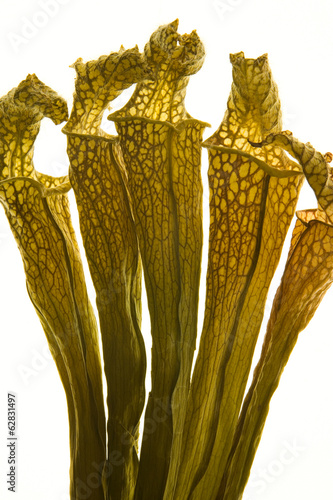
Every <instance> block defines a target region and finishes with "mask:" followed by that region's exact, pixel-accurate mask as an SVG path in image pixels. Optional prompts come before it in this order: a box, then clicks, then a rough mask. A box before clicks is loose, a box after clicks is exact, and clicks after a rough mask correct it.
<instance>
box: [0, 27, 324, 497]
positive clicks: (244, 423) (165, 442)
mask: <svg viewBox="0 0 333 500" xmlns="http://www.w3.org/2000/svg"><path fill="white" fill-rule="evenodd" d="M177 28H178V21H175V22H173V23H171V24H168V25H165V26H162V27H160V28H158V29H157V30H156V31H155V32H154V33H153V34H152V36H151V38H150V40H149V42H148V43H147V45H146V46H145V48H144V52H143V53H140V52H139V50H138V48H137V47H135V48H134V49H130V50H125V49H123V48H122V47H121V49H120V50H119V52H112V53H111V54H110V55H109V56H101V57H99V58H98V59H97V60H94V61H89V62H87V63H84V62H83V61H82V59H78V60H77V61H76V62H75V63H74V65H73V68H74V69H75V71H76V80H75V93H74V102H73V109H72V111H71V114H70V116H69V119H68V110H67V104H66V102H65V101H64V99H63V98H61V97H60V96H59V95H58V94H57V93H56V92H54V91H53V90H52V89H51V88H49V87H47V86H46V85H45V84H44V83H42V82H41V81H40V80H39V79H38V78H37V77H36V76H35V75H28V77H27V78H26V79H25V80H24V81H23V82H21V83H20V84H19V85H18V87H16V88H14V89H12V90H11V91H10V92H9V93H8V94H7V95H6V96H4V97H2V98H1V99H0V134H1V135H0V201H1V203H2V205H3V206H4V209H5V211H6V215H7V217H8V221H9V224H10V227H11V230H12V232H13V235H14V237H15V239H16V242H17V245H18V248H19V250H20V252H21V256H22V260H23V264H24V269H25V273H26V279H27V290H28V294H29V297H30V299H31V301H32V303H33V305H34V307H35V309H36V312H37V314H38V316H39V319H40V321H41V324H42V326H43V329H44V331H45V335H46V337H47V340H48V344H49V347H50V350H51V352H52V355H53V358H54V360H55V363H56V365H57V368H58V371H59V374H60V378H61V381H62V384H63V386H64V389H65V392H66V398H67V404H68V417H69V429H70V438H69V443H70V457H71V468H70V479H71V481H70V495H71V499H72V500H79V499H82V498H90V499H91V500H111V499H112V500H132V499H135V500H187V499H188V500H202V499H209V500H214V499H216V500H218V499H223V500H238V499H240V498H241V496H242V493H243V490H244V488H245V485H246V482H247V479H248V477H249V473H250V468H251V465H252V462H253V459H254V455H255V452H256V449H257V446H258V444H259V441H260V437H261V434H262V431H263V426H264V423H265V419H266V416H267V413H268V409H269V402H270V399H271V397H272V395H273V393H274V391H275V389H276V387H277V385H278V383H279V379H280V376H281V373H282V371H283V368H284V366H285V364H286V363H287V361H288V358H289V356H290V353H291V351H292V349H293V347H294V345H295V343H296V340H297V337H298V334H299V333H300V331H302V330H303V329H304V328H305V327H306V325H307V324H308V322H309V321H310V319H311V317H312V316H313V314H314V313H315V310H316V308H317V307H318V305H319V303H320V301H321V299H322V297H323V296H324V294H325V292H326V290H327V289H328V287H329V286H330V285H331V283H332V279H333V179H332V172H331V169H330V166H329V162H330V161H331V159H332V157H331V155H330V154H329V153H327V154H326V155H322V154H320V153H318V152H317V151H315V149H314V148H313V147H312V146H311V144H309V143H306V144H304V143H302V142H300V141H299V140H297V139H296V138H295V137H293V135H292V133H291V132H289V131H283V130H282V118H281V105H280V100H279V96H278V89H277V85H276V84H275V82H274V80H273V78H272V75H271V71H270V68H269V64H268V59H267V55H266V54H265V55H263V56H261V57H259V58H258V59H247V58H245V57H244V54H243V52H240V53H237V54H233V55H231V56H230V60H231V64H232V72H233V83H232V87H231V93H230V96H229V99H228V103H227V110H226V113H225V115H224V118H223V121H222V123H221V125H220V126H219V127H218V129H217V130H216V132H215V133H214V134H213V135H212V136H211V137H209V138H208V139H206V140H205V141H204V142H203V132H204V129H205V127H206V126H207V124H206V123H204V122H201V121H199V120H197V119H195V118H192V116H191V115H189V113H188V112H187V111H186V109H185V106H184V99H185V93H186V87H187V84H188V82H189V78H190V76H191V75H192V74H194V73H196V72H197V71H198V70H200V68H201V66H202V64H203V61H204V55H205V52H204V47H203V45H202V43H201V41H200V39H199V37H198V35H197V34H196V32H192V33H191V34H189V35H188V34H185V35H179V34H178V32H177ZM133 84H136V86H135V89H134V91H133V94H132V97H131V98H130V100H129V101H128V103H127V104H126V105H125V106H124V107H122V108H121V109H120V110H119V111H116V112H114V113H112V114H111V115H110V116H109V117H108V118H109V119H110V120H112V121H113V122H114V123H115V127H116V131H117V135H116V136H111V135H109V134H107V133H106V132H105V131H103V129H102V128H101V121H102V117H103V113H104V111H105V110H106V109H107V107H108V105H109V103H110V102H112V101H113V100H114V99H115V98H116V97H118V96H119V95H120V94H121V92H122V91H123V90H124V89H126V88H128V87H130V86H131V85H133ZM43 117H48V118H50V119H51V120H53V122H54V123H55V124H60V123H61V122H63V121H65V120H67V119H68V121H67V123H66V125H65V126H64V128H63V129H62V130H63V132H64V133H65V134H66V135H67V140H68V148H67V151H68V156H69V160H70V167H69V175H68V176H64V177H57V178H55V177H51V176H48V175H44V174H41V173H39V172H37V171H36V170H35V168H34V165H33V150H34V142H35V139H36V137H37V134H38V132H39V127H40V122H41V120H42V118H43ZM202 147H204V148H206V149H207V150H208V155H209V170H208V177H209V189H210V228H209V251H208V252H209V253H208V268H207V278H206V302H205V315H204V323H203V329H202V332H201V336H200V344H199V349H198V355H197V358H196V361H195V366H194V370H193V373H192V364H193V357H194V351H195V346H196V340H197V316H198V300H199V283H200V271H201V256H202V240H203V229H202V193H203V189H202V181H201V173H200V164H201V148H202ZM287 153H288V154H287ZM291 157H293V158H294V160H292V159H291ZM304 179H306V181H307V182H308V183H309V185H310V186H311V188H312V189H313V190H314V192H315V195H316V197H317V200H318V207H317V208H316V209H311V210H304V211H299V212H297V220H296V223H295V227H294V230H293V236H292V240H291V245H290V250H289V255H288V258H287V262H286V264H285V269H284V273H283V276H282V280H281V284H280V286H279V288H278V290H277V292H276V296H275V299H274V303H273V306H272V310H271V315H270V319H269V322H268V326H267V332H266V336H265V339H264V342H263V346H262V353H261V357H260V360H259V362H258V364H257V366H256V368H255V371H254V375H253V380H252V384H251V386H250V388H249V390H248V392H247V394H246V395H245V397H244V394H245V389H246V383H247V379H248V376H249V372H250V367H251V361H252V357H253V352H254V349H255V345H256V341H257V338H258V334H259V330H260V327H261V323H262V319H263V314H264V307H265V301H266V297H267V292H268V288H269V286H270V283H271V280H272V277H273V275H274V272H275V270H276V268H277V265H278V262H279V259H280V255H281V251H282V246H283V243H284V240H285V237H286V234H287V231H288V228H289V226H290V224H291V222H292V220H293V216H294V213H295V209H296V204H297V200H298V196H299V193H300V189H301V186H302V184H303V181H304ZM70 189H73V190H74V193H75V198H76V203H77V207H78V212H79V219H80V230H81V234H82V238H83V244H84V248H85V252H86V257H87V261H88V264H89V269H90V273H91V277H92V280H93V283H94V286H95V289H96V295H97V308H98V316H99V324H100V335H101V340H102V348H103V357H104V370H105V376H106V382H107V409H108V418H107V421H106V417H105V413H104V401H103V387H102V367H101V357H100V350H99V330H98V327H97V321H96V319H95V316H94V312H93V309H92V306H91V304H90V302H89V298H88V294H87V290H86V285H85V278H84V274H83V269H82V263H81V258H80V253H79V248H78V245H77V241H76V237H75V234H74V230H73V227H72V223H71V218H70V207H69V203H68V198H67V192H68V191H69V190H70ZM142 271H143V275H144V283H145V287H146V292H147V297H148V307H149V313H150V319H151V335H152V366H151V392H150V394H149V396H148V402H147V405H146V408H145V417H144V433H143V438H142V446H141V450H140V452H139V447H138V440H139V423H140V417H141V415H142V412H143V410H144V407H145V374H146V352H145V344H144V340H143V336H142V333H141V330H140V328H141V314H142V311H141V287H142V283H141V278H142ZM87 492H88V493H87ZM87 495H88V496H87Z"/></svg>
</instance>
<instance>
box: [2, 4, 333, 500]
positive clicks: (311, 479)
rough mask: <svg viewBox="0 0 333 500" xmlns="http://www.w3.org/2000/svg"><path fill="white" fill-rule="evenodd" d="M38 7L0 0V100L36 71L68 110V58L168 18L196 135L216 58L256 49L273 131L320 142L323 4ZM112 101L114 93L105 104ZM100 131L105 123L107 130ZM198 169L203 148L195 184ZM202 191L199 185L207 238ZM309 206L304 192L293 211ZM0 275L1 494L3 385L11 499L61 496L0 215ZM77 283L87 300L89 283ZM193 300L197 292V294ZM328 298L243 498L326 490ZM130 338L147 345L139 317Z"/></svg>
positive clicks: (325, 92)
mask: <svg viewBox="0 0 333 500" xmlns="http://www.w3.org/2000/svg"><path fill="white" fill-rule="evenodd" d="M42 5H43V2H42V1H38V0H34V1H32V0H29V1H26V0H25V1H24V0H11V1H10V2H9V1H5V0H0V7H1V11H0V46H1V52H0V54H1V59H0V64H1V66H0V95H4V94H6V93H7V92H8V91H9V90H10V89H11V88H13V87H15V86H17V84H18V83H19V82H20V81H21V80H23V79H24V78H25V77H26V75H27V74H28V73H36V74H37V76H38V77H39V78H40V79H41V80H42V81H43V82H44V83H46V84H47V85H49V86H51V87H52V88H53V89H55V90H56V91H58V92H59V93H60V94H61V95H62V96H63V97H64V98H66V99H67V101H68V104H69V109H70V108H71V103H72V94H73V89H74V70H73V69H70V68H69V65H70V64H72V63H73V62H74V61H75V60H76V59H77V58H78V57H82V58H83V60H84V61H88V60H90V59H96V58H97V57H98V56H100V55H102V54H108V53H110V52H112V51H116V50H118V48H119V46H120V45H121V44H123V45H124V46H125V47H126V48H130V47H132V46H134V45H135V44H138V45H139V48H140V49H141V50H142V49H143V47H144V44H145V43H146V41H148V39H149V36H150V34H151V33H152V32H153V31H154V30H155V29H156V28H157V27H158V26H159V25H161V24H166V23H168V22H170V21H173V20H174V19H175V18H177V17H178V18H179V19H180V27H179V31H180V32H181V33H185V32H190V31H192V29H196V30H197V32H198V34H199V36H200V37H201V39H202V40H203V42H204V44H205V47H206V52H207V56H206V62H205V64H204V66H203V68H202V69H201V71H200V72H199V73H198V74H197V75H195V76H193V77H192V78H191V81H190V84H189V87H188V93H187V100H186V104H187V109H188V111H189V113H190V114H191V115H192V116H194V117H196V118H198V119H201V120H204V121H207V122H209V123H211V125H212V128H211V129H208V130H207V132H206V135H205V137H208V136H209V135H210V134H211V133H212V132H213V131H214V130H216V128H217V127H218V125H219V123H220V122H221V120H222V117H223V114H224V111H225V108H226V101H227V97H228V94H229V90H230V84H231V66H230V63H229V53H230V52H231V53H234V52H238V51H240V50H243V51H244V52H245V55H246V57H258V56H259V55H261V54H263V53H265V52H268V54H269V60H270V64H271V67H272V71H273V75H274V78H275V80H276V82H277V83H278V85H279V89H280V97H281V101H282V105H283V112H284V127H285V128H287V129H290V130H292V131H293V133H294V135H295V136H296V137H298V138H299V139H301V140H302V141H304V142H306V141H310V142H311V143H312V144H313V145H314V146H315V147H316V148H317V149H318V150H319V151H321V152H322V153H325V152H326V151H330V149H331V150H332V149H333V134H332V132H333V131H332V121H331V116H332V111H333V96H332V81H331V75H332V69H331V68H332V62H333V28H332V20H333V4H332V3H331V2H330V1H329V0H327V1H325V0H317V1H304V0H294V1H293V2H292V1H290V0H279V1H278V0H266V1H265V0H220V1H213V0H208V1H206V2H203V1H199V0H191V1H189V0H186V1H181V0H168V1H164V2H162V1H159V0H155V1H153V0H140V1H137V0H127V1H126V0H123V2H120V1H118V2H115V1H111V0H109V1H102V0H94V1H93V2H91V1H86V0H81V1H80V0H61V2H60V0H53V5H54V7H53V9H54V10H53V13H52V15H51V14H46V11H45V7H44V8H43V6H42ZM28 25H29V28H27V26H28ZM27 30H28V31H27ZM27 35H28V36H27ZM20 37H21V38H20ZM127 97H128V95H127ZM125 102H126V101H125V99H124V97H122V98H120V102H119V103H118V105H119V106H121V105H123V104H124V103H125ZM107 126H108V131H110V130H112V129H111V128H110V127H111V125H110V124H108V125H107ZM61 127H62V125H60V126H58V127H56V126H55V125H54V124H53V123H52V122H51V121H50V120H47V119H45V120H44V122H43V124H42V129H41V132H40V135H39V136H38V139H37V141H36V149H35V166H36V168H37V169H38V170H40V171H43V172H47V173H51V174H52V175H55V176H57V175H62V174H63V173H65V172H66V171H67V167H68V159H67V156H66V138H65V136H64V135H63V134H62V133H61ZM206 170H207V160H206V152H205V151H204V152H203V177H204V184H205V188H207V181H206ZM207 196H208V195H207V190H206V193H205V230H206V232H205V235H206V237H207V228H208V219H207V215H208V203H207V200H208V197H207ZM315 206H316V202H315V199H314V197H313V195H312V193H311V192H310V190H309V189H308V188H307V187H305V188H304V189H303V193H302V196H301V199H300V202H299V208H314V207H315ZM73 210H74V209H73ZM73 214H74V215H73V218H74V220H75V223H77V218H76V216H75V213H74V212H73ZM292 225H293V224H292ZM287 245H288V243H287ZM206 251H207V249H206ZM286 251H287V248H286V249H285V252H286ZM285 252H284V256H285ZM282 264H283V263H282ZM203 268H204V270H205V265H204V266H203ZM280 276H281V270H280V273H278V275H277V276H276V278H275V279H274V282H273V285H272V288H271V290H270V294H269V300H268V305H270V304H271V301H272V298H273V297H274V290H275V288H276V286H277V285H278V283H279V280H280ZM87 279H88V278H87ZM0 280H1V281H0V346H1V347H0V370H1V377H0V385H1V388H0V497H1V498H4V499H7V498H8V499H9V498H10V499H12V498H13V494H12V493H9V492H7V490H6V479H5V474H6V473H7V471H8V465H7V449H6V417H7V415H6V400H7V391H15V392H16V394H17V398H18V437H19V441H18V488H17V493H16V496H15V498H16V499H17V500H23V499H24V500H26V499H31V500H32V499H33V500H45V499H47V500H67V499H68V493H67V491H68V467H69V453H68V424H67V410H66V403H65V395H64V391H63V389H62V386H61V383H60V379H59V376H58V373H57V371H56V368H55V365H54V363H53V361H52V360H50V359H49V355H48V354H47V349H46V348H45V346H46V341H45V340H44V333H43V331H42V329H41V326H40V324H39V322H38V320H37V316H36V314H35V312H34V310H33V307H32V305H31V304H30V302H29V300H28V297H27V293H26V289H25V278H24V273H23V267H22V262H21V258H20V255H19V252H18V250H17V247H16V244H15V242H14V239H13V237H12V235H11V233H10V230H9V227H8V223H7V221H6V218H5V216H4V212H3V210H2V209H1V212H0ZM203 285H204V279H203ZM89 289H90V291H91V299H92V302H93V303H94V300H95V299H94V293H93V290H92V288H91V285H89ZM201 297H202V299H204V288H203V289H202V292H201ZM202 304H203V301H202V303H201V318H202V308H203V305H202ZM332 306H333V289H332V290H330V291H329V292H328V293H327V295H326V297H325V299H324V301H323V302H322V304H321V305H320V307H319V309H318V311H317V313H316V315H315V318H314V319H313V320H312V322H311V324H310V325H309V327H308V328H307V329H306V330H305V331H304V332H302V333H301V334H300V337H299V341H298V343H297V345H296V348H295V350H294V352H293V354H292V356H291V359H290V361H289V364H288V366H287V368H286V369H285V371H284V373H283V376H282V379H281V383H280V386H279V388H278V390H277V392H276V394H275V395H274V397H273V400H272V404H271V409H270V414H269V417H268V419H267V423H266V427H265V431H264V434H263V437H262V441H261V444H260V447H259V450H258V453H257V456H256V460H255V462H254V465H253V468H252V476H251V479H250V482H249V484H248V487H247V489H246V493H245V495H244V499H246V500H264V499H265V500H278V499H279V500H280V499H281V498H283V499H284V500H294V499H297V498H302V499H303V500H310V499H311V500H313V499H314V498H316V499H317V498H318V499H321V500H325V499H330V498H333V484H332V467H333V429H332V426H333V423H332V410H333V395H332V390H331V387H332V380H333V367H332V362H331V359H332V352H333V338H332V334H333V331H332V322H331V315H330V312H331V310H332ZM267 314H268V311H267ZM267 314H266V316H265V317H266V319H267ZM143 332H144V335H145V337H146V339H147V344H149V321H148V320H147V319H146V320H145V323H144V325H143ZM263 334H264V331H262V333H261V336H260V339H259V349H258V350H257V352H256V358H257V357H258V354H259V352H260V343H261V341H262V336H263ZM148 351H149V347H148ZM29 370H30V371H29ZM23 373H25V375H23ZM290 448H293V449H294V452H293V454H292V453H291V452H290V451H288V450H290ZM287 462H288V463H287Z"/></svg>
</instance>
